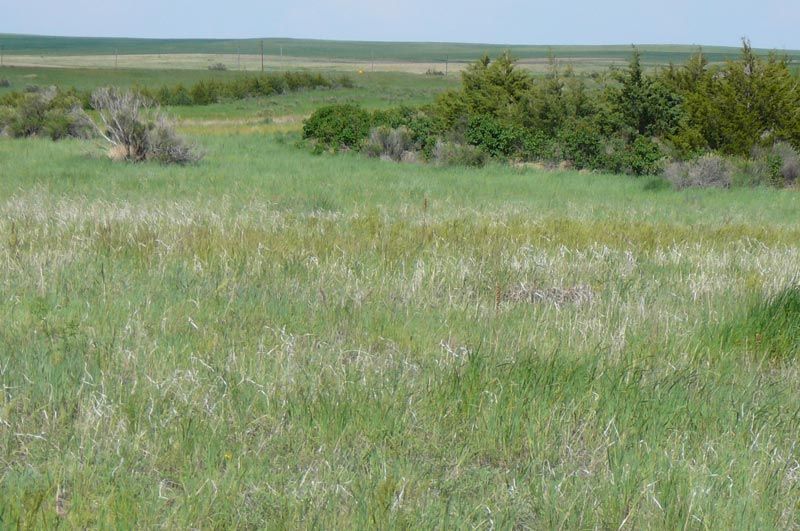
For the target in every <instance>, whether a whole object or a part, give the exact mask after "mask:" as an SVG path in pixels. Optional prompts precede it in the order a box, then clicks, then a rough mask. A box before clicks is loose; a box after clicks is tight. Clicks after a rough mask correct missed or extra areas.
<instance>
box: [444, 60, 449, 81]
mask: <svg viewBox="0 0 800 531" xmlns="http://www.w3.org/2000/svg"><path fill="white" fill-rule="evenodd" d="M449 68H450V56H449V55H448V56H445V58H444V77H447V73H448V69H449Z"/></svg>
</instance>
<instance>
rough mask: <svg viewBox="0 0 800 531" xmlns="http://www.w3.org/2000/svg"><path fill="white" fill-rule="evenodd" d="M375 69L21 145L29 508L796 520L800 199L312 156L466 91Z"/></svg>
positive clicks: (12, 442) (173, 523)
mask: <svg viewBox="0 0 800 531" xmlns="http://www.w3.org/2000/svg"><path fill="white" fill-rule="evenodd" d="M98 42H99V41H98ZM94 43H95V41H91V42H89V43H88V44H87V45H90V44H91V45H95V44H94ZM178 44H180V42H178V43H177V44H175V46H177V45H178ZM208 45H209V46H211V45H216V43H210V44H208ZM23 46H30V44H27V45H26V44H24V40H20V48H19V49H21V50H22V49H23ZM142 46H144V44H142ZM342 46H344V45H342ZM78 51H79V50H78ZM95 51H96V50H95ZM70 53H77V51H72V52H70ZM91 53H95V52H91ZM137 53H144V52H142V51H141V50H140V51H138V52H137ZM304 53H305V52H304ZM397 53H400V52H397ZM626 53H627V50H626ZM223 75H235V74H233V73H225V74H223ZM26 76H35V77H26ZM181 76H185V77H181ZM210 76H211V73H209V72H207V71H199V70H198V71H191V70H183V71H174V72H171V71H163V70H161V71H158V72H147V71H130V70H117V71H114V70H82V71H73V70H52V69H22V68H13V69H10V68H5V69H3V70H0V77H7V78H9V79H11V81H12V89H14V88H17V89H19V88H20V87H19V86H18V85H19V84H22V83H28V82H30V83H37V84H43V85H44V84H61V85H76V86H79V87H80V88H89V87H91V86H94V85H105V84H108V83H116V84H120V85H125V86H130V85H132V84H133V83H143V84H151V83H152V84H155V85H159V84H161V83H163V82H165V80H168V81H169V82H170V83H173V82H178V81H182V82H185V83H188V82H191V81H194V80H196V79H199V78H207V77H210ZM454 77H455V76H454ZM356 81H357V87H356V88H353V89H337V90H333V91H312V92H304V93H297V94H292V95H284V96H275V97H273V98H266V99H255V100H246V101H242V102H232V103H222V104H217V105H211V106H207V107H187V108H175V109H168V110H169V111H170V112H172V113H174V114H176V115H177V116H178V117H179V119H180V120H181V122H180V127H181V130H182V131H183V132H185V133H186V134H188V135H189V136H190V137H191V139H192V140H193V141H195V142H197V143H198V144H199V145H200V146H201V147H202V148H203V150H204V151H205V152H206V157H205V159H204V160H203V161H202V162H200V163H199V164H198V165H196V166H187V167H164V166H159V165H156V164H151V163H145V164H138V165H125V164H122V163H114V162H112V161H110V160H108V159H107V157H106V156H105V153H104V150H103V148H101V147H99V145H97V144H96V143H94V142H92V141H77V140H69V141H61V142H55V143H54V142H50V141H48V140H44V139H25V140H12V139H8V138H0V297H2V301H3V303H2V304H0V386H1V387H2V392H0V528H15V527H22V528H49V527H56V526H58V525H62V526H65V527H67V528H86V527H91V528H154V527H162V526H163V527H167V528H306V527H314V528H325V529H330V528H345V529H349V528H355V529H362V528H410V529H417V528H434V527H436V528H443V529H449V528H474V527H477V528H486V529H489V528H504V529H505V528H535V529H550V528H566V529H574V528H603V529H605V528H615V529H616V528H620V529H639V528H654V529H664V528H668V529H673V528H682V529H685V528H692V529H694V528H696V529H705V528H713V529H732V528H736V529H741V528H745V529H793V528H797V527H799V526H800V502H799V501H798V500H800V447H798V444H797V443H798V433H800V370H799V369H798V352H799V351H800V291H799V290H800V288H798V279H800V216H798V213H800V200H799V199H798V198H800V196H798V193H797V190H796V189H785V190H776V189H766V188H763V189H762V188H756V189H731V190H696V189H694V190H687V191H681V192H678V191H674V190H672V189H665V188H664V187H663V186H659V184H658V183H659V182H658V181H653V180H649V179H646V178H632V177H624V176H615V175H599V174H591V173H579V172H569V171H563V172H558V171H551V172H548V171H544V170H541V169H536V168H530V167H513V166H509V165H500V164H493V165H489V166H487V167H485V168H482V169H463V168H439V167H435V166H432V165H422V164H402V165H401V164H395V163H391V162H383V161H380V160H376V159H367V158H364V157H362V156H360V155H358V154H352V153H351V154H343V155H328V154H325V155H313V154H312V153H311V152H310V150H309V149H308V148H306V147H298V146H297V145H296V143H297V140H299V137H300V134H299V129H300V126H301V119H302V117H303V116H305V115H307V114H308V113H310V112H311V111H312V110H313V109H314V108H316V107H318V106H320V105H322V104H324V103H331V102H362V103H364V104H365V105H366V106H368V107H371V108H377V107H385V106H391V105H397V104H399V103H402V102H407V103H421V102H424V101H430V100H431V99H432V98H433V97H434V96H435V94H436V93H438V92H439V91H441V90H444V89H446V88H448V87H450V86H452V84H453V83H454V82H455V80H454V79H440V78H433V77H428V76H418V75H411V74H399V73H398V74H382V73H376V74H365V75H364V76H362V77H359V78H357V80H356ZM776 297H778V298H777V299H776Z"/></svg>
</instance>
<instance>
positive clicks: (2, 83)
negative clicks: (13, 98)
mask: <svg viewBox="0 0 800 531" xmlns="http://www.w3.org/2000/svg"><path fill="white" fill-rule="evenodd" d="M10 86H11V81H9V80H7V79H5V78H2V79H0V88H8V87H10Z"/></svg>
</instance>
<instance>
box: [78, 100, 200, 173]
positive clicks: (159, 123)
mask: <svg viewBox="0 0 800 531" xmlns="http://www.w3.org/2000/svg"><path fill="white" fill-rule="evenodd" d="M92 107H93V108H94V109H95V110H96V112H97V115H98V116H99V119H100V122H99V123H98V122H96V121H95V120H93V119H92V118H91V117H90V116H89V115H88V114H86V113H85V112H83V111H81V112H82V118H83V122H84V123H86V124H88V125H89V126H91V127H93V128H94V129H95V131H96V133H97V135H98V136H100V137H101V138H103V139H104V140H106V141H107V142H108V144H109V145H110V151H109V155H110V156H111V157H112V158H113V159H119V160H126V161H129V162H141V161H145V160H155V161H158V162H161V163H164V164H181V165H183V164H190V163H193V162H197V161H199V160H200V159H201V158H202V157H203V155H202V153H200V151H199V150H198V149H197V148H196V147H195V146H192V145H190V144H189V143H188V142H186V141H185V140H184V139H183V138H182V137H181V136H179V135H178V134H177V132H176V131H175V125H174V123H173V122H172V121H171V120H170V119H169V118H167V116H165V115H164V114H162V113H161V112H160V111H159V109H157V108H152V107H151V102H150V101H149V100H148V99H146V98H143V97H142V96H141V95H140V94H138V93H136V92H132V91H123V90H120V89H117V88H113V87H108V88H99V89H97V90H95V91H94V93H93V94H92Z"/></svg>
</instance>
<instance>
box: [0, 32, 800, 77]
mask: <svg viewBox="0 0 800 531" xmlns="http://www.w3.org/2000/svg"><path fill="white" fill-rule="evenodd" d="M261 42H262V40H261V39H238V40H224V39H120V38H77V37H44V36H34V35H9V34H0V45H2V46H3V48H4V51H5V63H6V64H7V65H16V66H29V67H31V66H33V67H37V66H38V67H61V68H64V67H67V68H85V67H89V68H111V67H119V68H135V67H137V66H139V67H141V66H146V67H147V68H160V69H197V68H205V67H207V66H208V65H210V64H215V63H219V62H221V63H224V64H226V65H227V66H228V67H229V68H230V69H246V70H248V71H255V70H260V68H261ZM263 42H264V51H265V64H266V66H267V67H268V68H320V69H325V70H345V71H356V70H368V71H373V70H374V71H405V72H413V73H424V72H425V71H426V70H428V69H439V70H445V68H448V69H450V71H453V72H456V71H458V70H461V69H463V68H464V66H465V65H466V64H468V63H470V62H472V61H474V60H476V59H477V58H479V57H481V56H482V55H483V54H485V53H488V54H489V55H491V56H496V55H499V54H500V53H502V52H503V51H505V50H511V51H512V53H513V54H514V56H515V57H517V58H518V59H519V60H520V65H521V66H523V67H525V68H528V69H531V70H534V71H539V70H542V69H543V68H544V66H545V65H546V64H547V59H548V57H550V55H553V56H554V57H556V58H558V59H559V60H560V61H562V62H564V63H569V64H572V65H573V66H574V67H575V68H576V70H577V71H579V72H594V71H600V70H604V69H606V68H608V67H609V66H611V65H620V64H625V63H626V62H627V61H628V59H629V58H630V54H631V45H630V44H625V45H614V46H545V45H510V44H458V43H402V42H356V41H351V42H347V41H325V40H309V39H276V38H272V39H263ZM756 44H757V43H756ZM639 50H640V51H641V52H642V61H643V64H644V65H646V66H648V67H655V66H659V65H666V64H669V63H670V62H672V63H676V64H678V63H684V62H685V61H686V60H687V59H688V58H689V56H690V55H692V54H694V53H696V52H697V50H698V46H688V45H651V44H642V45H640V46H639ZM703 52H704V53H705V54H706V56H707V58H708V59H709V61H711V62H722V61H725V60H727V59H732V58H735V57H736V56H737V55H738V53H739V50H738V48H736V47H724V46H705V47H703ZM758 52H759V53H768V52H769V50H765V49H761V50H758ZM780 53H784V54H786V55H788V56H789V57H790V58H792V59H793V60H800V51H797V50H781V51H780ZM446 61H447V62H448V63H449V64H448V66H447V67H446V66H445V62H446Z"/></svg>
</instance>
